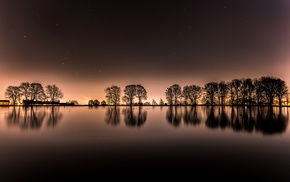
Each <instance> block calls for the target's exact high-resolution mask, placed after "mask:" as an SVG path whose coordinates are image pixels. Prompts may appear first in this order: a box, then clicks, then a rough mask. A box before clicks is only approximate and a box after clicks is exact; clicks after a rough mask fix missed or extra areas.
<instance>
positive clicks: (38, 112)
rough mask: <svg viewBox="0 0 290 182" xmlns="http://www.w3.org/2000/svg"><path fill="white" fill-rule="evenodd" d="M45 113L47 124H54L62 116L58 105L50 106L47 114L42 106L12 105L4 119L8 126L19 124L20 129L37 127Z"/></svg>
mask: <svg viewBox="0 0 290 182" xmlns="http://www.w3.org/2000/svg"><path fill="white" fill-rule="evenodd" d="M47 115H48V120H47V126H55V125H56V124H57V123H58V122H59V121H60V120H61V118H62V113H60V111H59V108H58V107H52V108H51V110H50V113H49V114H48V113H47V112H46V111H45V110H44V109H43V108H38V107H13V109H12V110H11V112H9V113H8V115H7V117H6V120H7V125H9V126H11V125H14V126H19V127H20V128H21V129H39V128H40V127H41V126H42V123H43V121H44V119H45V117H46V116H47Z"/></svg>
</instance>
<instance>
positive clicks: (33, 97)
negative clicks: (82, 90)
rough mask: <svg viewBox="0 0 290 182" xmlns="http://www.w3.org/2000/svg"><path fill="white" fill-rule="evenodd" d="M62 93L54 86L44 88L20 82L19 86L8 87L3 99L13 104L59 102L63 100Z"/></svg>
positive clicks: (38, 84)
mask: <svg viewBox="0 0 290 182" xmlns="http://www.w3.org/2000/svg"><path fill="white" fill-rule="evenodd" d="M63 96H64V95H63V93H62V91H61V90H60V88H59V87H58V86H56V85H55V84H52V85H50V84H49V85H46V86H45V88H43V86H42V85H41V84H40V83H29V82H22V83H21V84H20V85H19V86H8V87H7V89H6V91H5V97H6V98H8V99H10V100H11V101H12V103H13V104H16V103H17V102H18V103H21V102H28V101H48V100H50V102H59V99H62V98H63Z"/></svg>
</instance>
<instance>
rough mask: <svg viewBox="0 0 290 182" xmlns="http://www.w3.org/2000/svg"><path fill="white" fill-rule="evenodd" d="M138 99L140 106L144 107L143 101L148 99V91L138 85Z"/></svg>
mask: <svg viewBox="0 0 290 182" xmlns="http://www.w3.org/2000/svg"><path fill="white" fill-rule="evenodd" d="M136 97H137V98H138V100H139V105H142V99H144V100H146V99H147V91H146V89H145V88H144V87H143V86H142V85H136Z"/></svg>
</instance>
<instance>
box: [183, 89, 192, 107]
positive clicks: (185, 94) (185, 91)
mask: <svg viewBox="0 0 290 182" xmlns="http://www.w3.org/2000/svg"><path fill="white" fill-rule="evenodd" d="M182 96H183V98H184V103H185V105H187V104H188V102H187V101H188V99H189V98H190V89H189V86H188V85H185V86H184V87H183V90H182Z"/></svg>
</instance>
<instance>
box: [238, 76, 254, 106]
mask: <svg viewBox="0 0 290 182" xmlns="http://www.w3.org/2000/svg"><path fill="white" fill-rule="evenodd" d="M254 90H255V86H254V84H253V80H252V79H251V78H246V79H242V83H241V95H242V104H243V105H245V104H246V103H248V104H249V105H251V104H252V102H253V92H254Z"/></svg>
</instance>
